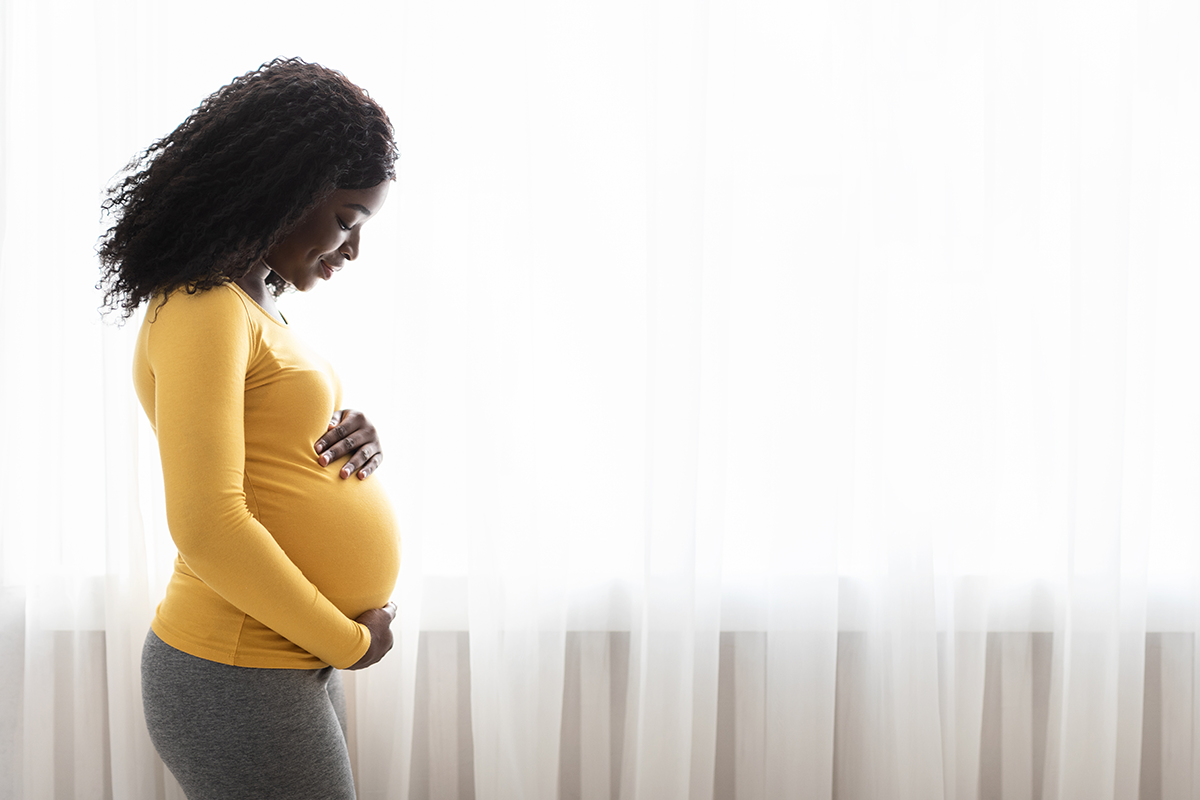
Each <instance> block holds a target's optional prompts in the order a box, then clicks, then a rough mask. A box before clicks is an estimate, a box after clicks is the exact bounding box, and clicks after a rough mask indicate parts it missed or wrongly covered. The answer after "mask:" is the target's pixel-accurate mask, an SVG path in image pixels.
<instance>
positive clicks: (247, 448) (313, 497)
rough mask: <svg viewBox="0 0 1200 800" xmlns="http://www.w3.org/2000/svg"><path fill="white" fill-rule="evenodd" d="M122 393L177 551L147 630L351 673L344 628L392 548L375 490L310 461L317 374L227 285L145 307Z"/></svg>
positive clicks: (322, 371) (390, 569)
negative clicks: (156, 476) (133, 405)
mask: <svg viewBox="0 0 1200 800" xmlns="http://www.w3.org/2000/svg"><path fill="white" fill-rule="evenodd" d="M134 385H135V388H136V390H137V394H138V399H139V400H140V401H141V404H142V408H143V409H144V410H145V412H146V415H147V416H148V417H149V418H150V424H151V425H152V426H153V427H154V431H155V434H156V435H157V437H158V446H159V452H160V455H161V457H162V468H163V483H164V488H165V491H166V500H167V524H168V526H169V528H170V531H171V537H172V538H173V539H174V540H175V544H176V546H177V547H178V548H179V556H178V558H176V560H175V571H174V573H173V574H172V576H171V579H170V582H169V583H168V585H167V591H166V596H165V598H164V599H163V601H162V603H161V604H160V605H159V606H158V611H157V613H156V614H155V617H154V621H153V623H152V625H151V627H152V628H153V630H154V632H155V633H156V634H158V636H159V638H161V639H162V640H163V641H164V642H166V643H167V644H169V645H171V646H172V647H175V648H177V649H179V650H182V651H183V652H185V653H189V654H191V655H194V656H198V657H200V658H204V659H208V660H210V661H217V662H221V663H224V664H233V665H237V666H245V667H267V668H292V669H317V668H321V667H324V666H326V665H327V664H331V665H333V666H335V667H339V668H345V667H348V666H350V665H352V664H354V663H355V662H356V661H358V659H360V658H361V657H362V656H363V654H364V653H366V651H367V647H368V646H369V644H370V632H369V631H368V630H367V628H366V627H365V626H363V625H360V624H358V623H357V622H354V618H355V617H357V616H358V615H360V614H362V613H363V612H364V611H366V610H368V609H371V608H379V607H382V606H384V605H386V604H387V602H388V598H389V597H390V596H391V593H392V590H393V589H394V588H395V583H396V576H397V572H398V570H399V563H400V546H399V538H398V535H397V530H396V523H395V516H394V514H393V512H392V508H391V505H390V504H389V503H388V500H387V497H386V495H385V493H384V491H383V487H382V485H381V484H380V483H379V481H378V480H377V479H372V480H366V481H360V480H358V479H357V478H350V479H347V480H343V479H341V478H339V477H338V472H339V470H340V466H341V465H340V464H338V463H335V464H333V465H330V466H327V467H322V466H321V465H320V464H318V463H317V460H316V459H317V455H316V453H315V452H314V450H313V443H314V442H315V441H316V440H317V439H318V438H319V437H320V436H321V435H322V434H324V433H325V430H326V428H327V427H328V423H329V419H330V416H331V415H332V413H333V411H334V409H336V408H340V407H341V386H340V383H339V382H338V379H337V376H336V375H335V374H334V372H333V369H332V368H331V367H330V366H329V364H328V362H326V361H325V360H324V359H323V358H321V357H320V356H319V355H317V354H316V353H314V352H312V351H311V350H310V349H309V348H308V347H306V346H305V344H304V343H303V342H302V341H301V340H300V339H299V338H298V337H296V336H295V335H293V333H292V331H291V330H290V329H289V328H288V327H287V325H285V324H283V323H281V322H279V321H278V320H276V319H274V318H273V317H271V316H270V315H269V314H267V313H266V312H265V311H263V309H261V308H260V307H259V306H258V305H257V304H256V303H255V302H254V301H253V300H251V299H250V297H249V296H248V295H246V294H245V293H244V292H243V291H242V290H241V289H240V288H238V287H236V286H235V285H233V284H229V285H226V286H221V287H218V288H215V289H210V290H208V291H203V292H197V293H195V294H188V293H187V292H186V291H183V290H180V291H176V292H175V293H173V294H172V295H171V296H170V298H169V300H168V301H167V302H166V303H165V304H161V298H155V299H153V300H151V302H150V305H149V308H148V310H147V314H146V320H145V321H144V322H143V324H142V328H141V331H140V332H139V335H138V340H137V349H136V354H135V357H134Z"/></svg>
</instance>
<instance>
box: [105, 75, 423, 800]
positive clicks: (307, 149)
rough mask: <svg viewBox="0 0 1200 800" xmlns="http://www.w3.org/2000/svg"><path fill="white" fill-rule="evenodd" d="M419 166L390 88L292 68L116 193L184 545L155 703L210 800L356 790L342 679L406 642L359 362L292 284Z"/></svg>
mask: <svg viewBox="0 0 1200 800" xmlns="http://www.w3.org/2000/svg"><path fill="white" fill-rule="evenodd" d="M395 160H396V145H395V141H394V138H393V133H392V126H391V123H390V122H389V121H388V118H387V115H386V114H385V113H384V112H383V109H382V108H380V107H379V105H378V104H376V103H375V102H374V101H373V100H372V99H371V98H370V97H369V96H368V95H367V94H366V92H364V91H363V90H362V89H360V88H358V87H357V86H355V85H354V84H352V83H350V82H349V81H348V80H347V79H346V78H345V77H344V76H342V75H341V73H338V72H335V71H333V70H329V69H326V68H324V67H321V66H319V65H316V64H308V63H305V62H304V61H301V60H298V59H287V60H276V61H272V62H271V63H269V64H266V65H264V66H263V67H261V68H259V69H258V70H256V71H254V72H251V73H249V74H246V75H243V76H242V77H240V78H237V79H235V80H234V81H233V82H232V83H230V84H229V85H228V86H225V87H223V88H222V89H220V90H218V91H217V92H216V93H215V94H213V95H212V96H210V97H209V98H207V99H206V100H205V101H204V102H203V103H202V104H201V105H200V107H199V108H197V109H196V111H195V112H193V113H192V115H191V116H190V117H188V118H187V119H186V120H184V122H183V124H181V125H180V126H179V127H178V128H176V129H175V130H174V131H173V132H172V133H171V134H169V135H168V136H166V137H165V138H163V139H161V140H160V141H158V142H156V143H154V144H153V145H151V146H150V147H149V148H148V149H147V150H146V151H145V152H144V153H142V154H141V155H140V156H139V157H138V158H136V159H135V160H134V161H133V162H132V163H131V164H130V166H129V167H128V168H127V171H126V173H125V175H124V177H123V178H121V179H119V180H118V181H117V182H116V183H115V184H114V185H113V186H112V188H110V190H109V197H108V200H107V201H106V202H105V204H104V205H105V209H106V210H107V211H108V212H109V213H110V214H112V216H113V219H114V223H113V225H112V227H111V228H110V229H109V230H108V232H107V233H106V234H105V236H104V237H103V238H102V240H101V243H100V246H99V248H98V250H99V254H100V261H101V264H102V278H101V288H102V289H103V290H104V292H105V304H106V306H107V307H108V308H109V309H112V310H115V311H118V312H119V313H121V314H122V316H124V317H126V318H127V317H129V316H130V315H131V314H132V313H133V312H134V311H135V310H136V309H137V308H138V307H140V306H141V305H142V304H143V303H146V304H147V309H146V316H145V321H144V322H143V324H142V327H141V330H140V332H139V335H138V339H137V345H136V354H135V357H134V384H135V387H136V389H137V394H138V398H139V399H140V401H141V404H142V408H143V409H144V410H145V412H146V415H147V416H148V417H149V419H150V423H151V425H152V426H153V427H154V431H155V434H156V435H157V437H158V445H159V452H160V454H161V458H162V468H163V482H164V486H165V490H166V502H167V521H168V525H169V527H170V531H171V536H172V538H173V539H174V540H175V543H176V545H177V546H178V548H179V556H178V558H177V559H176V560H175V570H174V573H173V574H172V576H171V579H170V582H169V584H168V585H167V590H166V596H165V598H164V599H163V601H162V603H161V604H160V605H159V606H158V610H157V612H156V614H155V617H154V620H153V623H152V625H151V631H150V632H149V634H148V636H147V639H146V643H145V647H144V649H143V654H142V694H143V703H144V707H145V712H146V722H147V725H148V727H149V731H150V737H151V739H152V741H153V742H154V746H155V747H156V748H157V750H158V752H159V754H160V755H161V756H162V759H163V761H164V762H165V763H166V765H167V767H168V768H169V769H170V770H171V772H172V773H173V774H174V775H175V777H176V778H177V779H178V780H179V783H180V784H181V785H182V787H183V789H184V792H185V793H186V794H187V796H188V797H189V798H191V800H198V799H200V798H225V799H228V798H256V799H259V798H275V797H278V798H322V799H328V798H353V797H354V782H353V778H352V776H351V773H350V762H349V757H348V754H347V750H346V739H345V702H344V698H343V695H342V690H341V683H340V679H339V676H338V672H337V670H338V669H362V668H364V667H368V666H370V665H371V664H374V663H375V662H376V661H378V660H379V659H381V658H382V657H383V656H384V655H385V654H386V653H387V651H388V650H389V649H390V648H391V644H392V636H391V632H390V629H389V626H390V624H391V622H392V619H393V617H394V616H395V606H394V605H392V604H391V603H390V602H389V597H390V596H391V593H392V590H393V589H394V586H395V581H396V576H397V571H398V568H399V558H400V553H399V539H398V535H397V531H396V524H395V520H394V516H393V513H392V509H391V507H390V506H389V504H388V502H387V499H386V496H385V494H384V492H383V490H382V487H381V486H380V485H379V484H378V481H371V480H367V478H368V476H370V474H371V473H372V472H373V471H374V470H375V469H376V468H377V467H378V466H379V463H380V461H381V451H380V444H379V441H378V439H377V437H376V434H375V429H374V427H373V426H371V424H370V423H369V422H368V421H367V420H366V418H365V417H364V416H363V415H362V414H360V413H358V412H354V411H348V410H339V409H341V403H342V391H341V384H340V383H339V381H338V378H337V376H336V375H335V374H334V372H333V370H332V368H331V367H330V365H329V364H328V363H327V362H326V361H325V360H324V359H322V358H321V356H319V355H317V354H316V353H315V352H313V351H312V350H311V349H309V347H308V346H306V345H305V343H304V341H303V340H301V339H300V338H299V337H298V336H297V335H296V334H295V333H294V332H293V331H292V329H291V328H290V327H289V326H288V324H287V320H286V319H285V318H284V316H283V315H282V314H280V313H279V311H278V309H277V308H276V305H275V298H276V297H277V296H278V295H279V294H280V293H281V292H282V291H283V290H284V289H285V288H286V287H288V286H293V287H295V288H296V289H298V290H300V291H308V290H310V289H312V288H314V287H315V286H316V285H317V284H319V283H321V282H322V281H327V280H330V279H332V278H334V276H335V275H336V273H337V272H338V271H339V270H340V269H342V268H343V267H345V266H346V265H347V264H348V263H349V262H351V261H353V260H355V259H356V258H357V257H358V254H359V245H360V236H361V232H362V228H363V226H364V225H365V224H366V223H367V222H368V221H369V220H371V219H373V218H375V217H376V216H377V215H378V214H379V211H380V209H381V208H382V207H383V204H384V201H385V200H386V198H387V193H388V187H389V185H390V184H391V181H392V180H393V179H394V178H395V167H394V164H395ZM342 322H344V320H340V319H339V320H338V323H339V329H340V330H342V331H343V332H345V329H344V327H341V323H342ZM351 324H352V321H351ZM330 330H333V327H332V326H331V328H330ZM350 333H351V336H339V337H338V339H339V341H347V340H348V339H352V329H351V331H350Z"/></svg>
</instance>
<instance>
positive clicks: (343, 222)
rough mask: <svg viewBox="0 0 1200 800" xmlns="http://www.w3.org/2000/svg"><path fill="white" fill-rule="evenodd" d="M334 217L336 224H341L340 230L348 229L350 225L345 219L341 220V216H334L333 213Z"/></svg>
mask: <svg viewBox="0 0 1200 800" xmlns="http://www.w3.org/2000/svg"><path fill="white" fill-rule="evenodd" d="M334 218H335V219H336V220H337V221H338V225H340V226H341V228H342V230H344V231H348V230H350V226H349V225H347V224H346V223H345V221H344V220H343V219H342V218H341V217H338V216H336V215H335V217H334Z"/></svg>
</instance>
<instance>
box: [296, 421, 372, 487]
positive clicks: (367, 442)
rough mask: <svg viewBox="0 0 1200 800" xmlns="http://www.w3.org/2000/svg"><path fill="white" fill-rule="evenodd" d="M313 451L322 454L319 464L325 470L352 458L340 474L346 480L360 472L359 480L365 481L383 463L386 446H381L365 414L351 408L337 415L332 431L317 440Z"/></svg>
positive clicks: (330, 429) (331, 424)
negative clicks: (335, 462) (337, 462)
mask: <svg viewBox="0 0 1200 800" xmlns="http://www.w3.org/2000/svg"><path fill="white" fill-rule="evenodd" d="M313 449H315V450H316V451H317V454H318V457H317V463H318V464H320V465H321V466H323V467H324V466H328V465H329V464H332V463H333V462H334V461H337V460H338V459H339V458H342V457H343V456H350V460H349V461H347V462H346V463H345V465H344V466H343V467H342V471H341V472H340V473H338V477H339V478H342V479H345V478H349V477H350V476H351V475H354V474H356V473H357V474H358V479H359V480H365V479H366V478H367V477H368V476H369V475H370V474H371V473H372V472H374V471H375V470H377V469H379V465H380V464H382V463H383V447H382V446H381V445H380V444H379V434H378V432H377V431H376V430H375V426H374V425H372V424H371V423H370V421H369V420H368V419H367V418H366V417H365V416H364V415H363V413H362V412H361V411H354V410H353V409H349V408H345V409H342V410H341V411H335V412H333V417H331V418H330V420H329V430H328V431H327V432H326V434H325V435H324V436H322V437H321V438H320V439H317V441H316V443H315V444H314V445H313Z"/></svg>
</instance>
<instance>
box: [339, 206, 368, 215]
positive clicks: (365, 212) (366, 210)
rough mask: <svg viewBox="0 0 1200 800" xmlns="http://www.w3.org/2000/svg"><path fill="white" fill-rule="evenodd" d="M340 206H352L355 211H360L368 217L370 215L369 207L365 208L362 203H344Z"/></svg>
mask: <svg viewBox="0 0 1200 800" xmlns="http://www.w3.org/2000/svg"><path fill="white" fill-rule="evenodd" d="M342 208H353V209H355V210H357V211H361V212H362V213H364V214H366V215H367V216H368V217H369V216H371V209H369V208H367V207H366V206H364V205H363V204H362V203H346V205H344V206H342Z"/></svg>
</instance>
